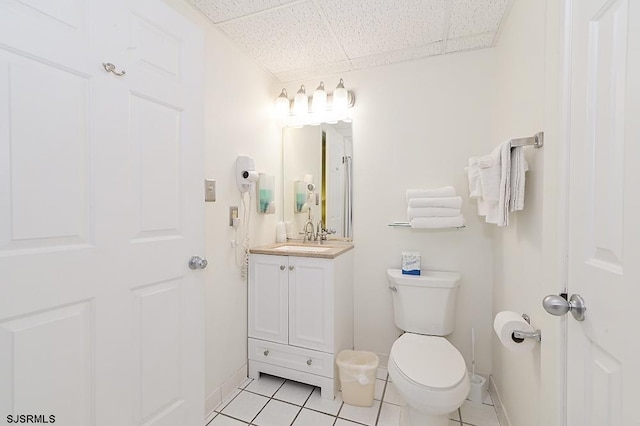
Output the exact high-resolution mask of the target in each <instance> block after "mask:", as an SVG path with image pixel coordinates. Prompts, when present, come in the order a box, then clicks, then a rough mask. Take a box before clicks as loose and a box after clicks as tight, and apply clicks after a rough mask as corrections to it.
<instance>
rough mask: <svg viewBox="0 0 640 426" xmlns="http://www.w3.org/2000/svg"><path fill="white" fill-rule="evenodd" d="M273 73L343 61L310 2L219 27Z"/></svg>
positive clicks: (343, 58)
mask: <svg viewBox="0 0 640 426" xmlns="http://www.w3.org/2000/svg"><path fill="white" fill-rule="evenodd" d="M219 28H220V29H221V30H222V31H224V32H225V33H226V34H227V35H228V36H229V37H230V38H231V39H232V40H233V41H234V42H235V43H236V44H238V45H240V46H242V47H243V48H244V49H245V50H246V51H248V52H249V54H250V55H251V56H253V58H254V59H255V60H256V62H258V63H259V64H260V65H262V66H263V67H264V68H266V69H267V70H268V71H270V72H271V73H273V74H277V73H280V72H283V71H288V70H294V69H306V68H310V67H315V66H319V65H323V64H327V63H332V62H338V61H340V60H346V57H345V56H344V53H343V51H342V49H341V48H340V46H339V45H338V44H337V43H336V42H335V40H334V39H333V37H332V36H331V33H330V31H329V29H328V28H327V27H326V25H325V23H324V21H323V20H322V18H321V16H320V14H319V13H318V11H317V10H316V8H315V6H314V4H313V2H312V1H304V2H300V3H294V4H291V5H288V6H284V7H280V8H276V9H270V10H268V11H265V12H263V13H259V14H256V15H253V16H249V17H247V18H243V19H238V20H234V21H229V22H225V23H223V24H220V25H219Z"/></svg>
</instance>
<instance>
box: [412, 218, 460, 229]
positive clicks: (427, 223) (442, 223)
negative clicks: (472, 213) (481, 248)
mask: <svg viewBox="0 0 640 426" xmlns="http://www.w3.org/2000/svg"><path fill="white" fill-rule="evenodd" d="M409 223H410V224H411V227H412V228H425V229H426V228H456V227H460V226H463V225H464V217H463V216H462V215H458V216H453V217H416V218H414V219H411V221H410V222H409Z"/></svg>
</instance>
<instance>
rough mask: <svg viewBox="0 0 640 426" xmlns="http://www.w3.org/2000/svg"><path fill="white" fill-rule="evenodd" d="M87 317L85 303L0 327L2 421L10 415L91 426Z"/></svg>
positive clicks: (90, 325) (89, 326)
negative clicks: (34, 415) (62, 390)
mask: <svg viewBox="0 0 640 426" xmlns="http://www.w3.org/2000/svg"><path fill="white" fill-rule="evenodd" d="M92 318H93V306H92V303H91V302H88V301H85V302H79V303H76V304H72V305H69V306H60V307H54V308H50V309H48V310H46V311H44V312H34V313H28V314H25V315H22V316H21V317H19V318H14V319H11V320H7V321H3V322H2V323H0V363H1V364H0V369H1V370H0V371H2V374H1V376H2V377H3V380H2V381H1V382H0V412H1V413H2V414H3V416H2V419H3V421H4V420H5V419H6V416H7V414H8V413H12V412H15V413H25V414H26V413H28V414H34V413H37V414H42V415H45V417H46V418H49V415H54V416H56V418H57V419H58V421H63V422H64V424H68V425H74V426H75V425H77V426H83V425H91V424H95V423H94V422H93V411H94V409H93V398H92V394H93V392H92V391H93V388H94V386H95V377H94V375H93V368H92V363H93V359H94V357H93V338H94V337H93V336H94V333H93V331H94V330H93V323H92ZM34 349H35V350H34ZM61 389H64V392H61V391H60V390H61ZM14 410H15V411H14Z"/></svg>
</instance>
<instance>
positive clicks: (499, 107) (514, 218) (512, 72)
mask: <svg viewBox="0 0 640 426" xmlns="http://www.w3.org/2000/svg"><path fill="white" fill-rule="evenodd" d="M495 50H496V57H497V62H496V72H497V81H498V85H497V91H496V93H497V98H496V103H495V105H494V116H493V129H492V134H493V136H492V137H493V139H494V140H496V141H502V140H505V139H508V138H512V137H521V136H530V135H533V134H535V133H536V132H539V131H541V130H546V129H545V90H546V85H545V59H546V52H545V2H541V1H539V0H519V1H517V2H514V4H513V7H512V9H511V12H510V14H509V16H508V20H507V21H506V25H505V26H504V27H503V31H502V34H501V35H500V39H499V42H498V44H497V46H496V49H495ZM547 136H548V137H547V141H546V145H547V146H545V147H543V148H542V149H539V150H538V149H534V148H526V149H525V152H526V157H527V160H528V162H529V172H528V173H527V175H526V179H527V181H526V188H525V194H526V198H525V207H524V210H523V211H522V212H517V213H515V214H512V215H511V218H510V224H509V226H508V227H507V228H504V229H502V228H499V229H498V228H497V229H494V231H493V233H494V242H495V244H494V258H495V269H494V284H493V314H494V315H495V314H496V313H497V312H499V311H502V310H510V311H515V312H518V313H527V314H529V315H530V316H531V320H532V325H534V327H540V326H541V323H543V322H544V321H545V320H546V318H545V317H544V316H545V315H546V314H545V313H544V311H543V310H542V309H541V307H540V301H541V296H540V295H541V291H542V288H541V285H542V283H543V280H544V277H545V272H544V269H545V268H547V267H548V265H547V264H545V263H544V258H543V256H544V251H543V245H544V240H543V238H544V232H543V231H544V214H543V212H544V203H543V201H544V197H545V196H544V192H545V190H546V188H545V186H544V181H545V173H546V170H545V158H546V157H545V154H546V153H547V151H549V150H553V144H555V143H557V142H556V141H554V140H552V139H551V134H550V133H547ZM549 146H550V147H549ZM545 331H546V330H543V333H544V332H545ZM492 341H493V379H494V382H495V385H496V388H497V390H498V393H499V395H500V398H501V400H502V403H503V406H504V408H505V410H506V413H507V416H508V418H509V421H510V422H511V424H512V425H517V426H533V425H539V424H544V423H541V412H542V410H541V409H542V405H541V392H540V390H541V387H540V383H541V382H540V380H541V375H542V370H541V354H540V345H537V346H536V349H535V350H534V351H533V352H530V353H524V354H515V353H513V352H510V351H508V350H506V349H505V348H504V347H503V346H502V345H501V344H500V343H499V341H498V339H497V337H495V335H494V336H492ZM543 344H548V342H547V340H545V342H544V343H543Z"/></svg>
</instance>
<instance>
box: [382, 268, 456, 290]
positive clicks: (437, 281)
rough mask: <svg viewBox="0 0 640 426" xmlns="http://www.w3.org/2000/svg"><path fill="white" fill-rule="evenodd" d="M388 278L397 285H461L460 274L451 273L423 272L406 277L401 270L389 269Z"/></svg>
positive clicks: (445, 286)
mask: <svg viewBox="0 0 640 426" xmlns="http://www.w3.org/2000/svg"><path fill="white" fill-rule="evenodd" d="M387 277H389V280H391V282H393V283H394V284H396V285H414V286H422V287H440V288H455V287H458V286H459V285H460V274H459V273H458V272H451V271H431V270H425V269H423V270H421V271H420V275H405V274H403V273H402V270H400V269H387Z"/></svg>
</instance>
